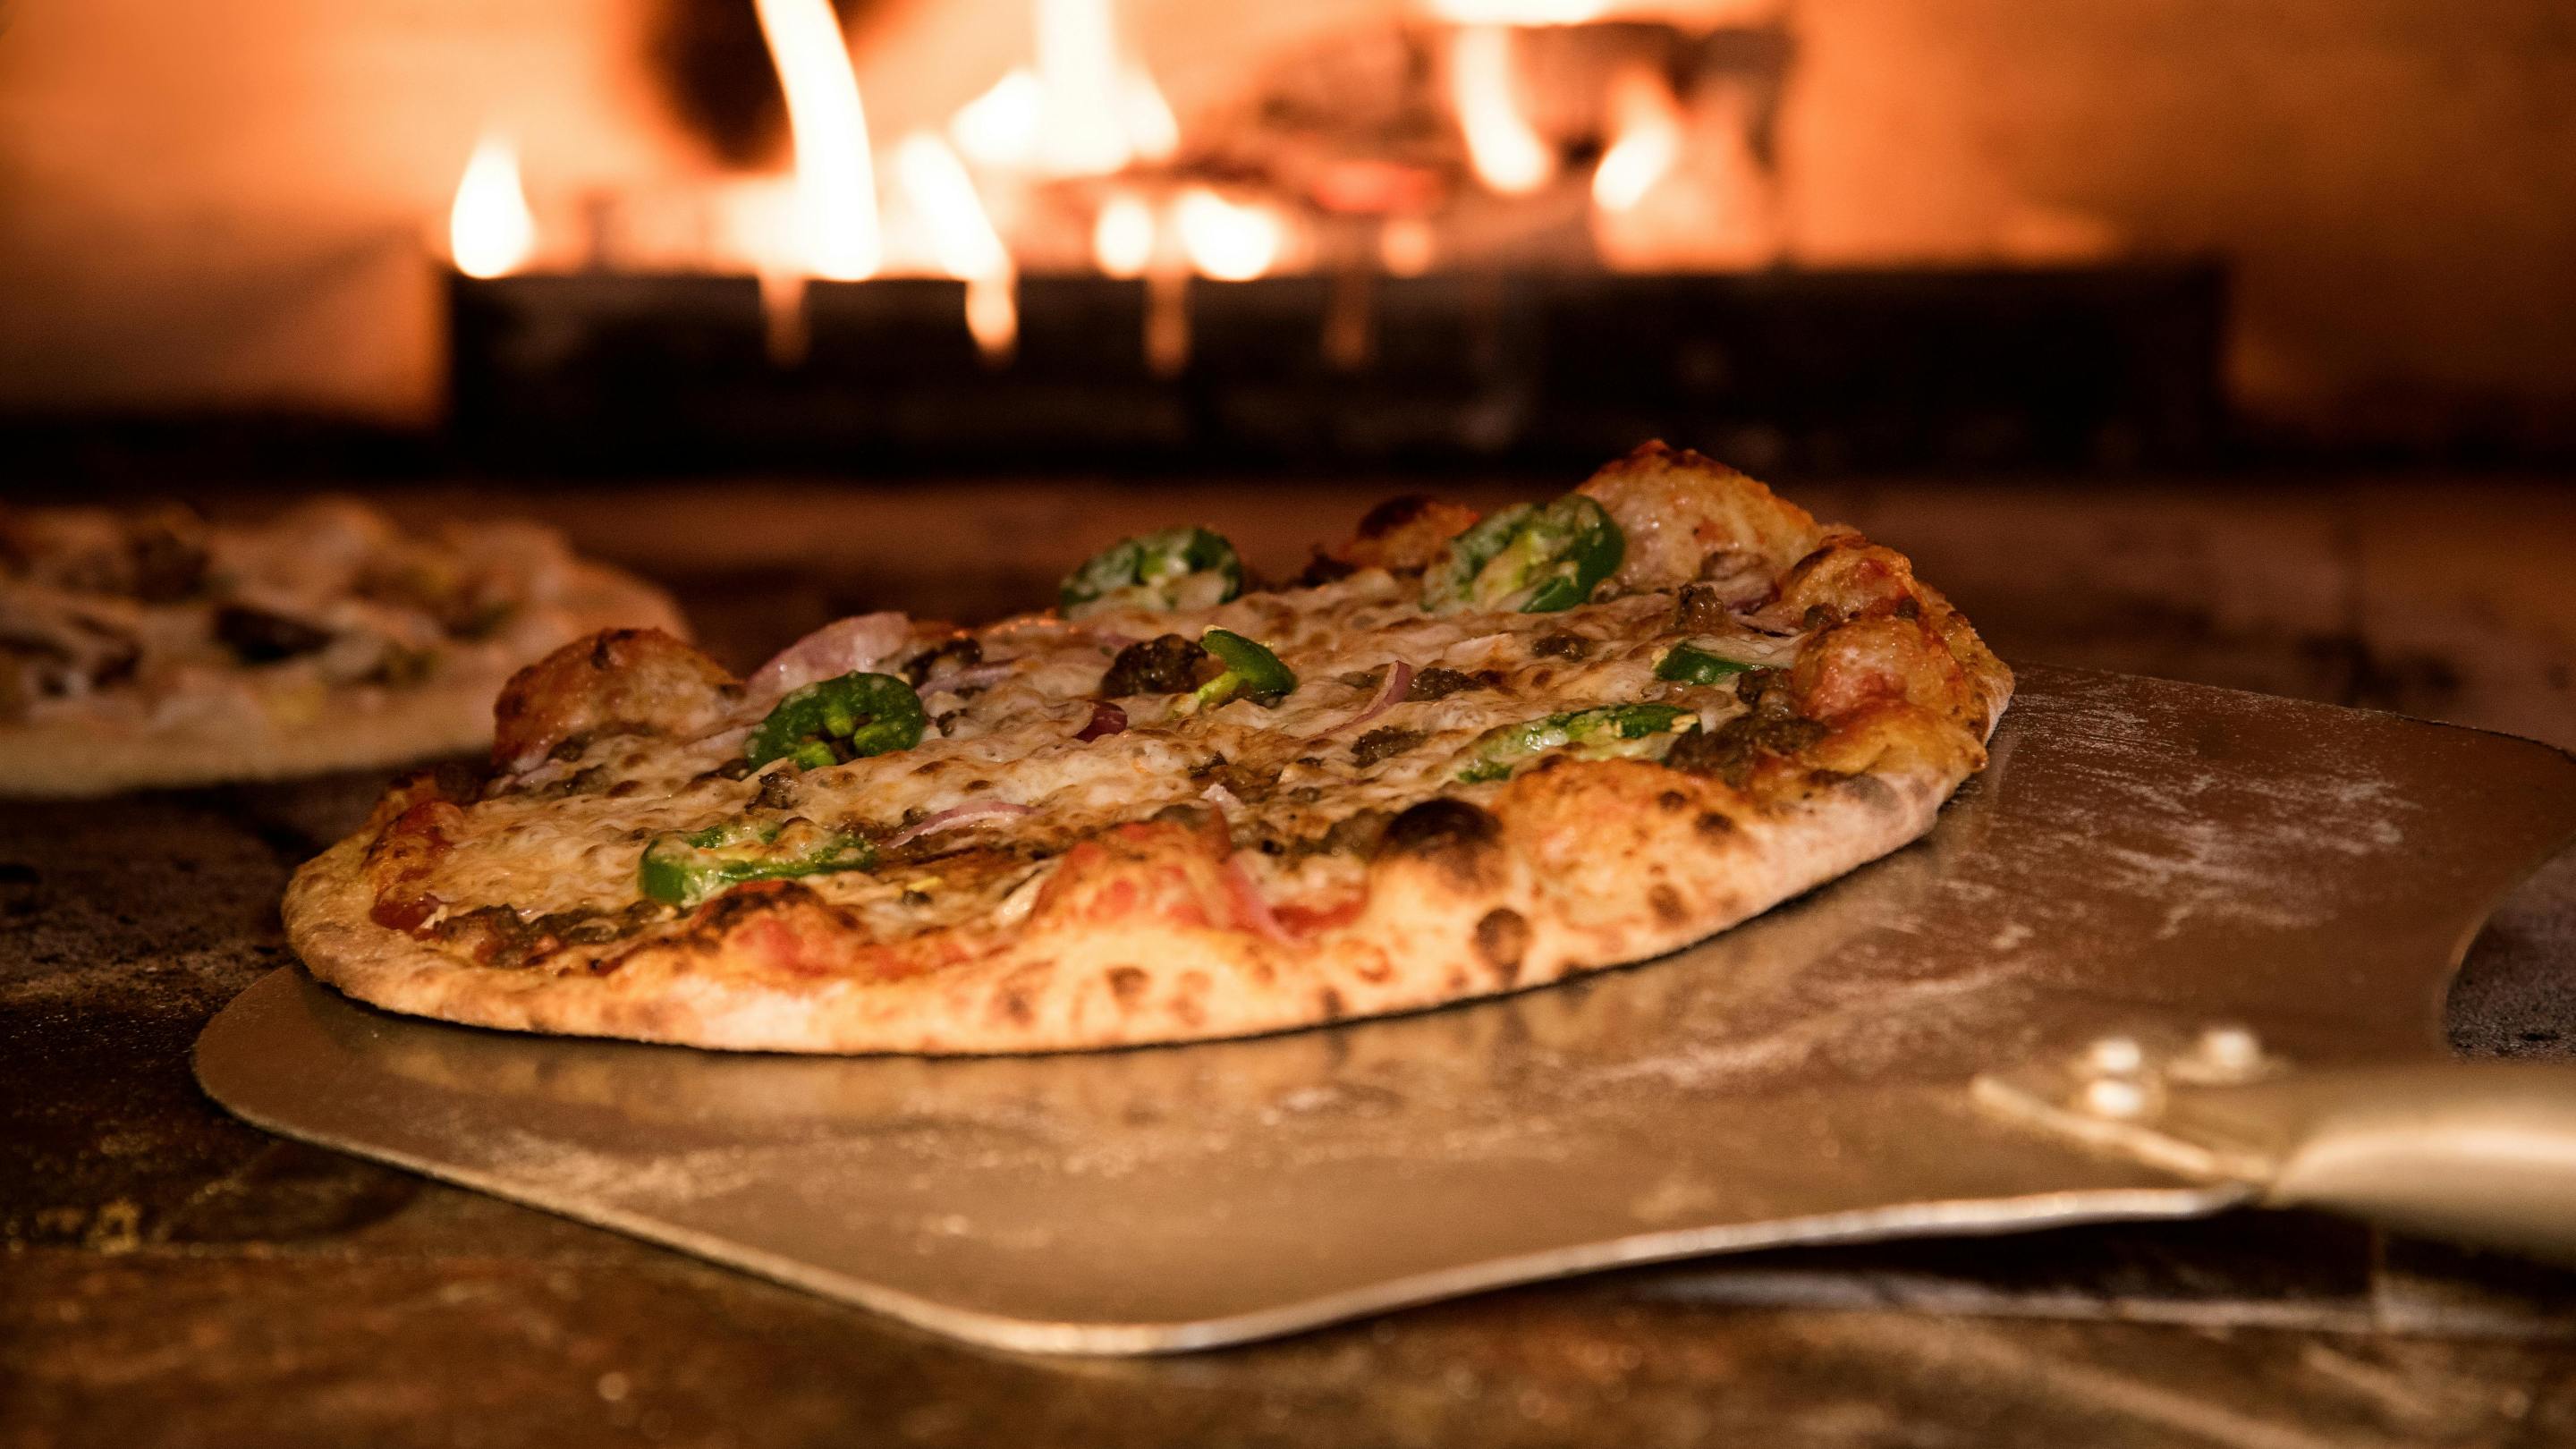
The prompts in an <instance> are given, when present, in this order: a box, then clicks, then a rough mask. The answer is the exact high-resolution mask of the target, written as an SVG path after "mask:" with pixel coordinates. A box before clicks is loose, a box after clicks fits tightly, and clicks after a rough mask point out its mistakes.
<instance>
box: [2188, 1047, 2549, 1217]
mask: <svg viewBox="0 0 2576 1449" xmlns="http://www.w3.org/2000/svg"><path fill="white" fill-rule="evenodd" d="M2199 1105H2200V1109H2201V1111H2202V1112H2203V1113H2205V1114H2207V1115H2208V1117H2209V1118H2210V1119H2211V1120H2212V1121H2213V1122H2226V1123H2231V1124H2232V1125H2233V1127H2234V1132H2235V1134H2242V1140H2245V1141H2247V1142H2249V1143H2259V1144H2262V1145H2263V1146H2266V1147H2268V1148H2269V1149H2270V1152H2269V1155H2270V1156H2271V1158H2272V1162H2273V1167H2272V1175H2271V1181H2270V1183H2269V1184H2268V1185H2267V1187H2266V1189H2265V1192H2264V1199H2263V1200H2264V1202H2265V1203H2266V1204H2267V1205H2268V1206H2272V1207H2304V1208H2323V1209H2326V1210H2328V1211H2332V1212H2338V1213H2344V1214H2348V1215H2350V1216H2353V1217H2359V1218H2366V1219H2368V1220H2370V1221H2372V1222H2377V1223H2384V1224H2387V1225H2389V1226H2391V1227H2398V1228H2406V1229H2410V1230H2413V1231H2416V1232H2423V1233H2429V1234H2432V1235H2434V1236H2438V1237H2450V1238H2457V1239H2460V1240H2463V1241H2468V1242H2475V1243H2483V1244H2488V1245H2492V1246H2497V1247H2506V1248H2514V1249H2518V1250H2520V1251H2523V1252H2529V1253H2534V1254H2538V1255H2541V1256H2545V1257H2551V1258H2557V1259H2562V1260H2576V1071H2571V1070H2569V1069H2567V1068H2564V1067H2550V1066H2539V1065H2533V1064H2526V1063H2512V1062H2493V1063H2467V1062H2431V1063H2427V1064H2425V1065H2423V1066H2418V1067H2385V1068H2377V1069H2361V1070H2354V1071H2348V1072H2346V1071H2321V1072H2309V1073H2302V1074H2299V1075H2297V1076H2295V1077H2292V1078H2288V1079H2285V1080H2283V1081H2280V1082H2276V1083H2260V1084H2257V1085H2254V1086H2248V1087H2237V1088H2231V1089H2226V1090H2224V1091H2220V1092H2214V1093H2212V1094H2211V1098H2210V1100H2208V1101H2206V1102H2204V1103H2201V1104H2199ZM2231 1135H2234V1134H2231Z"/></svg>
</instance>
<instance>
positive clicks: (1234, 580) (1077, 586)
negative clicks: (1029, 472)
mask: <svg viewBox="0 0 2576 1449" xmlns="http://www.w3.org/2000/svg"><path fill="white" fill-rule="evenodd" d="M1242 592H1243V563H1242V561H1241V560H1239V559H1237V558H1236V557H1235V556H1234V545H1233V544H1230V543H1228V542H1226V541H1225V538H1224V536H1223V535H1221V534H1215V533H1210V532H1208V531H1207V530H1206V529H1204V528H1167V529H1164V530H1163V531H1162V532H1160V533H1148V534H1143V535H1141V536H1139V537H1136V538H1130V539H1122V540H1120V541H1119V542H1117V543H1115V544H1112V545H1110V546H1109V547H1108V548H1106V549H1103V550H1102V551H1101V552H1099V553H1097V554H1094V555H1093V556H1092V558H1091V561H1090V562H1089V563H1086V564H1084V565H1083V566H1082V567H1080V568H1078V569H1075V570H1074V571H1073V572H1072V573H1069V574H1067V575H1065V577H1064V583H1063V584H1062V585H1060V586H1058V588H1057V589H1056V608H1057V611H1058V612H1060V613H1062V614H1063V615H1064V616H1065V617H1066V618H1068V619H1079V618H1081V617H1083V616H1084V615H1086V614H1097V613H1099V612H1100V611H1102V610H1104V609H1158V610H1160V609H1209V608H1214V607H1215V606H1217V605H1219V604H1222V603H1224V602H1225V601H1226V600H1228V599H1231V598H1233V597H1234V596H1235V595H1237V594H1239V593H1242Z"/></svg>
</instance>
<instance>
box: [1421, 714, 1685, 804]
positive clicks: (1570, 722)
mask: <svg viewBox="0 0 2576 1449" xmlns="http://www.w3.org/2000/svg"><path fill="white" fill-rule="evenodd" d="M1697 723H1699V716H1698V715H1696V714H1694V713H1692V712H1691V711H1689V710H1686V709H1679V708H1676V707H1674V706H1672V705H1669V704H1609V705H1603V706H1601V707H1600V708H1598V709H1577V710H1569V711H1567V712H1565V713H1564V714H1549V715H1541V716H1539V717H1538V718H1537V719H1525V720H1522V721H1521V722H1520V723H1519V724H1507V725H1499V726H1496V727H1495V728H1493V729H1489V730H1487V731H1485V732H1484V733H1483V734H1482V735H1479V736H1477V737H1476V742H1475V743H1474V744H1473V745H1471V746H1469V747H1468V751H1467V764H1466V767H1465V768H1464V769H1462V770H1460V771H1459V772H1458V779H1459V781H1460V782H1461V783H1464V784H1469V785H1473V784H1477V783H1479V782H1481V781H1485V780H1508V779H1510V778H1511V777H1512V772H1513V771H1514V770H1517V769H1519V768H1520V767H1521V766H1522V765H1525V764H1527V763H1529V762H1530V761H1531V760H1534V759H1536V758H1538V757H1539V756H1540V755H1543V754H1546V753H1547V752H1548V751H1550V750H1561V749H1566V748H1568V747H1572V748H1573V749H1574V750H1575V751H1576V752H1577V753H1579V754H1581V755H1583V756H1584V757H1585V758H1586V759H1595V760H1606V759H1617V758H1621V757H1625V756H1636V755H1649V754H1652V753H1654V752H1655V751H1656V750H1657V749H1659V748H1661V747H1663V746H1665V745H1666V744H1668V743H1669V741H1668V740H1667V739H1666V737H1667V736H1670V735H1676V734H1679V733H1681V732H1683V731H1684V730H1686V729H1688V728H1690V727H1691V726H1693V725H1696V724H1697Z"/></svg>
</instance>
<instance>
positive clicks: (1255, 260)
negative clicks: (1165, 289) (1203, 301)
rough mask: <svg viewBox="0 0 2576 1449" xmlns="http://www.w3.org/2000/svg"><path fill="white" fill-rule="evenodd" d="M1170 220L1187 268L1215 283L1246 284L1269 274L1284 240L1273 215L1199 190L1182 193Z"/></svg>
mask: <svg viewBox="0 0 2576 1449" xmlns="http://www.w3.org/2000/svg"><path fill="white" fill-rule="evenodd" d="M1172 222H1173V225H1174V227H1175V228H1176V229H1177V230H1178V231H1179V233H1180V238H1181V250H1182V251H1183V252H1184V253H1186V254H1187V255H1188V257H1189V259H1190V266H1191V267H1192V268H1193V269H1195V270H1196V271H1197V272H1198V274H1199V275H1200V276H1203V277H1213V278H1215V279H1216V280H1218V281H1220V282H1248V281H1251V280H1252V279H1253V278H1255V277H1258V276H1261V275H1263V274H1264V273H1266V272H1268V271H1269V270H1270V268H1271V265H1272V264H1273V263H1274V262H1276V261H1278V260H1279V252H1280V248H1281V247H1282V246H1283V245H1284V244H1285V242H1286V240H1287V237H1286V229H1285V228H1284V227H1283V226H1282V225H1281V224H1280V220H1279V216H1278V213H1276V212H1274V211H1272V210H1271V209H1270V208H1268V207H1266V206H1260V205H1255V204H1243V203H1237V202H1232V201H1228V200H1226V199H1225V198H1224V197H1222V196H1219V195H1218V194H1217V193H1215V192H1214V191H1211V190H1209V189H1208V188H1207V187H1204V186H1193V187H1191V188H1190V189H1189V190H1187V191H1184V192H1182V193H1181V199H1180V201H1179V202H1178V203H1176V204H1175V205H1174V206H1173V208H1172Z"/></svg>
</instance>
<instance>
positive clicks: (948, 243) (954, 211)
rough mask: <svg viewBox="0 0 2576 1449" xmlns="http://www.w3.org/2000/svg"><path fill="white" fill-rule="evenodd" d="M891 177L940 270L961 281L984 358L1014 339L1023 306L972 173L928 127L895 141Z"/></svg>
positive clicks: (1000, 354)
mask: <svg viewBox="0 0 2576 1449" xmlns="http://www.w3.org/2000/svg"><path fill="white" fill-rule="evenodd" d="M894 168H895V177H896V179H897V180H898V181H899V182H901V183H902V186H903V192H904V196H905V198H906V199H907V200H908V201H910V202H911V203H912V209H913V211H914V213H915V214H916V215H918V216H919V217H920V218H921V221H922V224H923V225H924V227H926V228H927V229H928V231H929V233H930V246H931V252H932V254H933V255H934V256H935V257H937V259H938V261H939V266H940V269H941V270H942V271H945V272H946V273H948V275H950V276H952V277H955V278H958V279H959V280H961V281H963V282H964V283H966V330H967V331H969V332H971V333H973V334H974V337H975V345H976V347H977V348H978V349H980V350H981V351H982V352H983V354H984V356H985V357H986V358H987V359H989V360H999V359H1001V358H1005V357H1008V356H1010V354H1011V349H1012V348H1013V347H1014V346H1016V345H1017V344H1018V342H1019V336H1020V311H1019V299H1018V295H1017V283H1016V279H1015V277H1014V275H1013V269H1012V266H1011V254H1010V252H1009V251H1008V250H1006V249H1005V248H1004V247H1003V245H1002V238H1001V236H1000V234H999V233H997V232H995V231H994V230H993V221H992V218H991V217H990V216H988V215H986V214H985V211H984V199H983V198H982V197H981V196H979V195H977V194H976V192H975V181H974V178H973V177H970V176H968V175H967V174H966V166H965V163H963V162H961V161H959V160H958V159H957V153H956V152H954V151H951V150H949V149H948V144H947V143H946V142H944V141H942V140H940V139H939V138H938V137H937V136H934V135H932V134H930V133H929V132H927V131H916V132H914V133H913V134H911V135H909V136H906V137H904V138H903V140H902V141H901V142H900V143H899V144H897V145H896V147H895V148H894Z"/></svg>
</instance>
